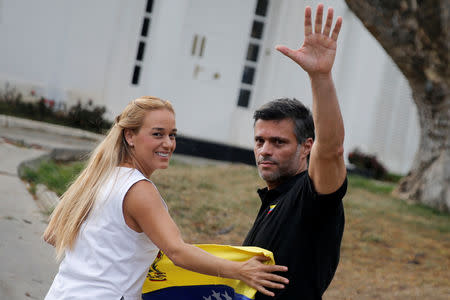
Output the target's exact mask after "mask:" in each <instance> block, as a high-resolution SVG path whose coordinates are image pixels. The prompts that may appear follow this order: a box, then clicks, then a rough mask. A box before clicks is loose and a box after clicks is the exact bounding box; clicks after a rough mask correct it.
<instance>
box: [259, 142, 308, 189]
mask: <svg viewBox="0 0 450 300" xmlns="http://www.w3.org/2000/svg"><path fill="white" fill-rule="evenodd" d="M299 154H300V145H299V147H298V148H297V151H295V154H294V155H293V156H292V157H291V159H289V160H288V161H285V162H284V163H283V165H280V163H279V162H278V161H277V160H275V159H273V158H272V157H270V156H268V157H264V156H260V157H259V158H258V159H257V162H256V165H257V167H258V174H259V176H260V177H261V178H262V179H263V180H264V181H266V182H282V181H283V180H284V179H286V178H289V177H292V176H294V175H295V174H297V171H298V169H299V164H300V159H299ZM263 161H265V162H271V163H273V164H275V165H276V166H277V167H278V168H277V169H276V170H274V171H272V172H264V171H262V170H261V169H260V168H259V163H261V162H263Z"/></svg>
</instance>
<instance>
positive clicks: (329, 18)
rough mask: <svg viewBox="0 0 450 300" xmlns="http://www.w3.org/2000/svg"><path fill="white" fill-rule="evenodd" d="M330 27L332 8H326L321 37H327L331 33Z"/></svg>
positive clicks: (331, 23)
mask: <svg viewBox="0 0 450 300" xmlns="http://www.w3.org/2000/svg"><path fill="white" fill-rule="evenodd" d="M331 25H333V8H331V7H330V8H328V13H327V20H326V22H325V27H324V29H323V35H325V36H329V35H330V31H331Z"/></svg>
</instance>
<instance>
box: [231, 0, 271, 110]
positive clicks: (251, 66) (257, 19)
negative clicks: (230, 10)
mask: <svg viewBox="0 0 450 300" xmlns="http://www.w3.org/2000/svg"><path fill="white" fill-rule="evenodd" d="M268 5H269V0H258V1H257V3H256V9H255V15H254V16H253V23H252V28H251V31H250V38H249V40H250V41H249V43H248V47H247V53H246V56H245V62H244V69H243V70H242V79H241V87H240V89H239V97H238V101H237V105H238V106H241V107H248V106H249V103H250V95H251V93H252V90H253V83H254V81H255V76H256V69H257V62H258V54H259V48H260V47H262V37H263V31H264V26H265V21H266V15H267V8H268Z"/></svg>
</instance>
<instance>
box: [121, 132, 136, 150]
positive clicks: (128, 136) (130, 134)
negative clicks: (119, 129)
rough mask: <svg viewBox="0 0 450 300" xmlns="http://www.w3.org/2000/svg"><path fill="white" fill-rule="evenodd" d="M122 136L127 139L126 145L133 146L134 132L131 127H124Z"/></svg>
mask: <svg viewBox="0 0 450 300" xmlns="http://www.w3.org/2000/svg"><path fill="white" fill-rule="evenodd" d="M123 136H124V137H125V140H126V141H127V143H128V145H130V146H131V147H133V146H134V142H133V137H134V132H133V130H131V129H124V131H123Z"/></svg>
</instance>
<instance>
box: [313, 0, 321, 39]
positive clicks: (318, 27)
mask: <svg viewBox="0 0 450 300" xmlns="http://www.w3.org/2000/svg"><path fill="white" fill-rule="evenodd" d="M322 17H323V4H322V3H320V4H319V5H317V10H316V20H315V24H314V33H321V32H322Z"/></svg>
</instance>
